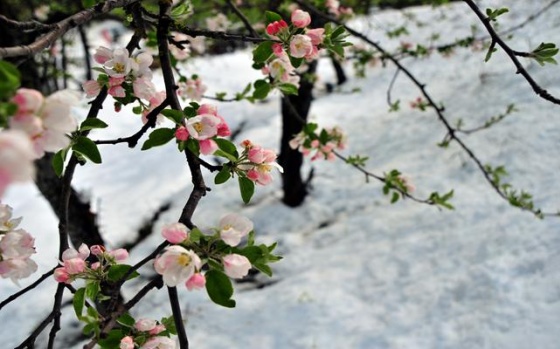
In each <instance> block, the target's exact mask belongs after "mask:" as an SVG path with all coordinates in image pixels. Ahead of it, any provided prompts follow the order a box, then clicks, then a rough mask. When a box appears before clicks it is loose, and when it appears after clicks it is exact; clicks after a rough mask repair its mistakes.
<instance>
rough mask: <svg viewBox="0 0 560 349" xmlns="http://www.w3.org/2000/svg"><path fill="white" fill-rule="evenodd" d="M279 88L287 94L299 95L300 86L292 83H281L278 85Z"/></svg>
mask: <svg viewBox="0 0 560 349" xmlns="http://www.w3.org/2000/svg"><path fill="white" fill-rule="evenodd" d="M278 89H279V90H280V91H282V92H284V93H285V94H287V95H297V94H298V88H297V87H296V86H295V85H292V84H280V85H278Z"/></svg>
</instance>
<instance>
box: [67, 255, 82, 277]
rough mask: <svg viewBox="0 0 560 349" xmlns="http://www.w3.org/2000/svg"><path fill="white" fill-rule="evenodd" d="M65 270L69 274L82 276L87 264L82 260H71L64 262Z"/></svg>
mask: <svg viewBox="0 0 560 349" xmlns="http://www.w3.org/2000/svg"><path fill="white" fill-rule="evenodd" d="M64 269H65V270H66V272H68V274H70V275H75V274H80V273H82V272H83V271H84V270H85V269H86V262H85V261H84V260H83V259H81V258H71V259H67V260H65V261H64Z"/></svg>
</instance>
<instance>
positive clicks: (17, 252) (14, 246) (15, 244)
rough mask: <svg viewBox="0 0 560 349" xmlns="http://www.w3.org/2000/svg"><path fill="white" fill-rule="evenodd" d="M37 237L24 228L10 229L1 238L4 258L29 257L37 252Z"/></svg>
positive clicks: (0, 243) (0, 245) (1, 252)
mask: <svg viewBox="0 0 560 349" xmlns="http://www.w3.org/2000/svg"><path fill="white" fill-rule="evenodd" d="M34 244H35V239H34V238H33V236H31V234H29V233H28V232H26V231H25V230H23V229H18V230H14V231H10V232H8V233H6V234H4V235H3V236H2V240H0V255H1V256H2V259H10V258H27V257H31V255H32V254H34V253H35V246H34Z"/></svg>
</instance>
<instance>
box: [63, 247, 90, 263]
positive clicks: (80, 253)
mask: <svg viewBox="0 0 560 349" xmlns="http://www.w3.org/2000/svg"><path fill="white" fill-rule="evenodd" d="M89 253H90V250H89V248H88V246H87V245H86V244H81V245H80V247H78V250H76V249H74V248H72V247H70V248H68V249H66V250H65V251H64V252H62V261H66V260H68V259H72V258H80V259H83V260H86V259H87V258H88V257H89Z"/></svg>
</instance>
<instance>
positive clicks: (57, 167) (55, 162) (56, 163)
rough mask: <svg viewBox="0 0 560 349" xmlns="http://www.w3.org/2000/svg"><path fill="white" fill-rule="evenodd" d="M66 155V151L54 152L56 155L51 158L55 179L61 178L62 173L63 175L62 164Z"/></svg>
mask: <svg viewBox="0 0 560 349" xmlns="http://www.w3.org/2000/svg"><path fill="white" fill-rule="evenodd" d="M66 154H68V149H67V148H65V149H61V150H59V151H58V152H56V154H54V156H53V158H52V167H53V170H54V173H55V174H56V175H57V177H62V173H64V162H65V161H66Z"/></svg>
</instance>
